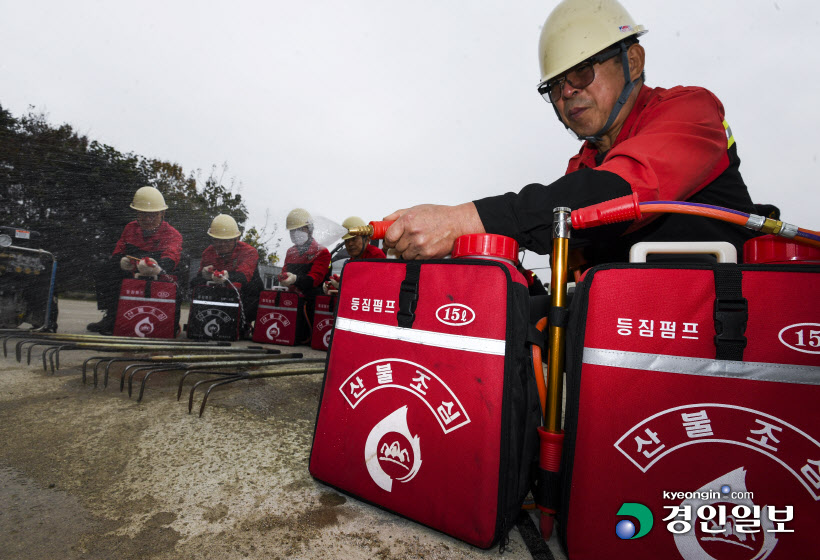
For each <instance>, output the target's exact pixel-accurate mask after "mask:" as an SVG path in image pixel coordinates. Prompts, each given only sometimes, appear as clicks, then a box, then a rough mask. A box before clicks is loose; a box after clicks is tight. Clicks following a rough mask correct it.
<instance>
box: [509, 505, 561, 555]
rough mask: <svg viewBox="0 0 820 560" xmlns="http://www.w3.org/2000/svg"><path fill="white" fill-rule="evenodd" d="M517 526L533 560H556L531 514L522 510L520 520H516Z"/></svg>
mask: <svg viewBox="0 0 820 560" xmlns="http://www.w3.org/2000/svg"><path fill="white" fill-rule="evenodd" d="M515 526H516V527H517V528H518V532H519V533H521V538H522V539H524V544H525V545H526V547H527V550H529V551H530V554H531V555H532V558H533V560H555V557H554V556H553V555H552V551H551V550H550V549H549V547H548V546H547V543H546V542H544V539H543V538H542V537H541V533H540V532H539V531H538V529H537V528H536V527H535V523H534V522H533V520H532V518H531V517H530V514H529V513H527V512H526V511H525V510H521V513H519V514H518V519H516V520H515Z"/></svg>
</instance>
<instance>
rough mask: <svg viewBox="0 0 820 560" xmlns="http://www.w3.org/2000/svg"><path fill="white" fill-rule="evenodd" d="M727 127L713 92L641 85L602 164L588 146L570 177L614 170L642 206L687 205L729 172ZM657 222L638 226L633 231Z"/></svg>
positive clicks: (571, 163) (571, 164)
mask: <svg viewBox="0 0 820 560" xmlns="http://www.w3.org/2000/svg"><path fill="white" fill-rule="evenodd" d="M723 123H724V110H723V104H722V103H721V102H720V100H718V98H717V97H715V95H714V94H713V93H712V92H710V91H709V90H706V89H703V88H699V87H683V86H678V87H674V88H671V89H663V88H654V89H653V88H649V87H647V86H643V87H642V88H641V91H640V93H639V94H638V99H637V100H636V101H635V106H634V107H633V109H632V111H631V112H630V113H629V116H628V117H627V118H626V121H624V125H623V127H622V128H621V132H620V133H619V134H618V138H616V139H615V143H614V144H613V146H612V148H611V149H610V150H609V151H608V152H607V153H606V156H605V157H604V159H603V163H601V164H596V162H595V157H596V156H597V155H598V150H597V149H595V146H594V145H593V144H591V143H590V142H584V145H583V146H582V147H581V151H580V152H579V153H578V155H576V156H573V157H572V159H570V160H569V166H568V167H567V173H568V174H569V173H572V172H573V171H577V170H578V169H583V168H591V169H597V170H598V171H611V172H612V173H615V174H616V175H618V176H619V177H621V178H623V179H624V180H625V181H626V182H628V183H629V186H630V187H631V189H632V192H634V193H637V195H638V199H639V200H640V201H641V202H646V201H651V200H688V199H689V198H691V197H692V195H694V194H695V193H697V192H698V191H700V190H701V189H703V187H705V186H706V185H708V184H709V183H711V182H712V181H714V180H715V179H717V178H718V176H720V174H721V173H723V172H724V171H726V169H727V168H728V167H729V153H728V147H729V146H728V145H727V144H728V140H727V129H726V128H725V127H724V124H723ZM727 126H728V125H727ZM732 142H734V139H732ZM695 162H696V163H695ZM654 217H657V214H655V215H653V216H647V217H646V218H643V219H642V220H640V221H639V222H636V223H635V224H633V226H632V227H631V228H630V231H634V230H635V229H637V228H638V227H640V226H641V225H643V224H645V223H646V222H647V221H648V220H649V219H651V218H654Z"/></svg>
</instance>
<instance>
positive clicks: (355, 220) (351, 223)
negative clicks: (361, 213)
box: [342, 216, 367, 240]
mask: <svg viewBox="0 0 820 560" xmlns="http://www.w3.org/2000/svg"><path fill="white" fill-rule="evenodd" d="M366 225H367V223H366V222H365V221H364V220H363V219H361V218H360V217H358V216H350V217H349V218H347V219H346V220H345V221H344V222H342V227H343V228H345V229H347V230H350V228H353V227H361V226H366ZM353 237H356V236H355V235H352V234H351V233H350V231H348V232H347V233H346V234H344V235H343V236H342V239H343V240H344V239H352V238H353Z"/></svg>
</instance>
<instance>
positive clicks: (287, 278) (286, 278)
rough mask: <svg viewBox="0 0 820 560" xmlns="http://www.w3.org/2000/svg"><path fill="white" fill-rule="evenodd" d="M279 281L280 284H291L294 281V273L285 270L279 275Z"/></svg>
mask: <svg viewBox="0 0 820 560" xmlns="http://www.w3.org/2000/svg"><path fill="white" fill-rule="evenodd" d="M279 278H280V279H279V283H280V284H281V285H282V286H291V285H293V283H294V282H296V275H295V274H294V273H292V272H286V273H284V274H283V275H280V277H279Z"/></svg>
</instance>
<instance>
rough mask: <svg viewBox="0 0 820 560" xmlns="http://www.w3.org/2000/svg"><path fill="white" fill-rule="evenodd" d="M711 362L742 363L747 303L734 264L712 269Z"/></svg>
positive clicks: (741, 276) (721, 265)
mask: <svg viewBox="0 0 820 560" xmlns="http://www.w3.org/2000/svg"><path fill="white" fill-rule="evenodd" d="M714 270H715V296H716V297H715V314H714V319H715V333H716V334H715V349H716V351H715V358H716V359H718V360H735V361H743V350H744V348H746V336H745V333H746V323H747V321H748V320H749V302H748V300H747V299H746V298H744V297H743V272H742V271H741V270H740V267H738V266H737V265H736V264H728V263H727V264H718V265H717V266H716V267H715V269H714Z"/></svg>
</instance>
